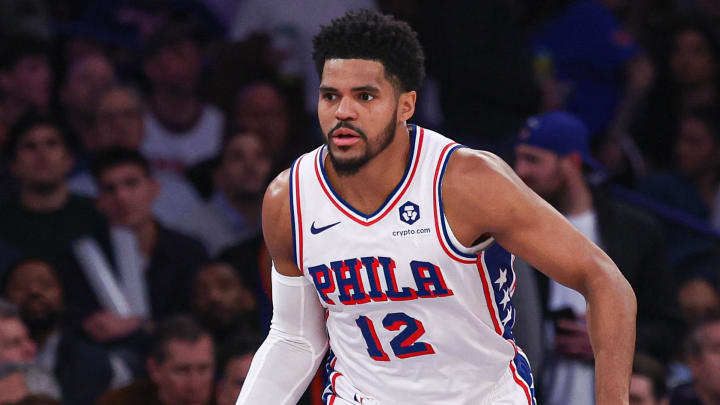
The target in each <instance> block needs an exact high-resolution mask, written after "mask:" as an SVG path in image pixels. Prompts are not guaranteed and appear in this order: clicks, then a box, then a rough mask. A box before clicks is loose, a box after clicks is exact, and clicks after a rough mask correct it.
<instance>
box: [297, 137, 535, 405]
mask: <svg viewBox="0 0 720 405" xmlns="http://www.w3.org/2000/svg"><path fill="white" fill-rule="evenodd" d="M409 129H410V145H411V152H410V157H409V161H408V165H407V168H406V169H405V174H404V175H403V178H402V180H401V181H400V183H399V184H398V185H397V187H396V188H395V190H394V191H393V192H392V193H391V195H390V196H389V197H388V198H387V200H386V201H385V203H384V204H383V205H382V207H380V208H379V209H378V210H377V211H376V212H374V213H372V214H370V215H366V214H364V213H362V212H359V211H357V210H356V209H354V208H353V207H352V206H351V205H350V204H348V203H347V202H346V201H344V200H343V199H342V198H341V197H340V196H339V195H338V194H337V193H335V192H334V190H333V188H332V186H331V185H330V183H329V181H328V178H327V176H326V173H325V170H324V167H323V165H324V161H325V157H326V155H327V149H326V147H325V146H322V147H320V148H318V149H316V150H314V151H312V152H310V153H307V154H305V155H303V156H301V157H300V158H298V159H297V160H296V161H295V163H293V166H292V168H291V172H290V175H291V181H290V184H291V186H290V193H291V196H290V202H291V210H292V220H293V238H294V249H295V254H296V262H297V263H298V267H299V268H300V269H302V271H303V273H304V276H305V277H306V278H308V279H309V280H310V281H311V282H312V283H313V284H314V285H315V287H316V290H317V293H318V299H320V302H321V303H322V305H323V306H324V307H325V308H326V310H327V312H326V313H327V330H328V334H329V337H330V348H331V353H330V355H329V360H328V364H327V370H328V373H329V376H328V377H329V382H328V387H327V389H326V391H325V394H324V396H323V399H324V401H325V402H326V403H327V404H333V403H334V402H335V401H336V400H337V403H343V404H344V403H366V404H367V403H373V400H375V401H377V402H379V403H381V404H386V405H387V404H415V405H417V404H482V403H486V402H487V401H490V399H492V398H495V397H496V396H497V395H499V394H498V386H499V385H500V384H499V383H500V382H501V381H503V378H505V379H508V380H509V381H513V380H514V383H515V384H516V387H515V389H516V390H519V391H518V392H521V393H522V394H521V395H520V396H521V397H522V398H523V402H524V403H526V404H534V398H533V397H534V386H533V384H532V376H531V374H530V368H529V365H528V363H527V360H526V359H525V358H524V355H522V352H521V351H520V350H519V349H518V348H517V347H516V346H515V343H514V340H513V338H512V330H511V329H512V326H513V323H514V319H515V310H514V308H513V305H512V303H511V302H510V297H511V296H512V294H513V292H514V290H515V273H514V271H513V268H512V262H513V259H514V256H513V255H511V254H510V253H508V252H507V251H505V250H504V249H503V248H502V247H500V246H499V245H498V244H497V243H493V242H492V241H488V242H485V243H483V244H482V245H478V246H475V247H473V248H467V247H464V246H462V245H461V244H460V243H459V242H458V241H457V239H456V238H455V236H454V235H453V233H452V230H451V229H450V226H449V225H448V222H447V221H446V219H445V216H444V212H443V202H442V194H441V184H442V180H443V176H444V173H445V168H446V166H447V162H448V160H449V157H450V155H451V154H452V153H453V152H454V151H455V150H456V149H457V148H459V147H461V146H460V145H458V144H456V143H454V142H453V141H451V140H449V139H448V138H445V137H444V136H442V135H440V134H438V133H435V132H432V131H430V130H427V129H423V128H421V127H418V126H415V125H411V126H409ZM468 187H483V185H482V184H468ZM488 192H492V191H491V190H488ZM466 215H477V213H474V212H467V213H466ZM523 394H524V395H523ZM498 399H499V398H498ZM487 403H491V402H487ZM503 403H505V402H503ZM513 403H515V402H513Z"/></svg>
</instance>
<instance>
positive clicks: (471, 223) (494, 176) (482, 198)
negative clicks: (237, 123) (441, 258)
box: [442, 148, 532, 242]
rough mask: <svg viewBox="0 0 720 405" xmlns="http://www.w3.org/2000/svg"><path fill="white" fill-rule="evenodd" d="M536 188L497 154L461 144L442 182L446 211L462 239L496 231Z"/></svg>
mask: <svg viewBox="0 0 720 405" xmlns="http://www.w3.org/2000/svg"><path fill="white" fill-rule="evenodd" d="M531 195H532V192H530V190H529V189H528V188H527V187H526V186H525V184H524V183H523V182H522V180H520V179H519V178H518V177H517V175H516V174H515V172H514V171H513V170H512V168H511V167H510V166H509V165H508V164H507V163H505V161H504V160H502V159H501V158H500V157H498V156H497V155H495V154H493V153H490V152H486V151H480V150H474V149H469V148H460V149H458V150H457V151H455V152H454V153H453V155H452V156H451V158H450V161H449V163H448V166H447V169H446V172H445V176H444V179H443V184H442V199H443V206H444V207H445V214H446V216H447V218H448V220H449V221H450V225H451V227H452V228H453V230H454V231H455V233H456V234H457V236H458V238H459V239H461V241H463V240H464V241H469V242H472V241H473V240H474V238H477V237H478V236H479V235H481V234H485V233H490V234H492V233H493V232H494V231H496V230H497V226H498V224H499V223H501V222H503V221H502V219H503V218H506V217H507V216H508V214H510V213H511V211H512V210H514V209H516V207H517V205H516V203H517V202H518V201H519V200H522V199H525V198H532V197H531Z"/></svg>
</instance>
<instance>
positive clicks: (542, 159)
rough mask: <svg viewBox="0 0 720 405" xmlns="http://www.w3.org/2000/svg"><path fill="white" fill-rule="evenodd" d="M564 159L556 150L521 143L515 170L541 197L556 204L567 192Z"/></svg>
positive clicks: (518, 147) (517, 151)
mask: <svg viewBox="0 0 720 405" xmlns="http://www.w3.org/2000/svg"><path fill="white" fill-rule="evenodd" d="M562 160H563V158H561V157H560V156H558V155H557V154H556V153H555V152H551V151H548V150H545V149H542V148H538V147H536V146H530V145H524V144H520V145H518V146H517V147H516V148H515V172H516V173H517V175H518V176H520V178H521V179H522V180H523V181H524V182H525V184H527V186H528V187H530V188H531V189H532V190H533V191H534V192H536V193H537V194H538V195H539V196H540V197H542V198H543V199H545V200H546V201H548V202H550V203H551V204H553V205H555V203H556V202H557V201H559V200H560V198H561V196H562V195H563V194H564V193H565V177H564V174H563V170H562Z"/></svg>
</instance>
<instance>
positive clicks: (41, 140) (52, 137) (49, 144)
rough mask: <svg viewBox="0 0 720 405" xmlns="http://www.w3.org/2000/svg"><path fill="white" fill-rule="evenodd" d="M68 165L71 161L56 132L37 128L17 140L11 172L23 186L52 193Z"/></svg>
mask: <svg viewBox="0 0 720 405" xmlns="http://www.w3.org/2000/svg"><path fill="white" fill-rule="evenodd" d="M72 165H73V158H72V156H71V155H70V151H69V150H68V149H67V146H66V145H65V142H64V140H63V138H62V136H61V135H60V131H59V130H58V129H57V128H55V127H52V126H50V125H46V124H40V125H37V126H35V127H32V128H31V129H30V130H29V131H27V132H26V133H25V134H24V135H22V136H21V137H20V140H19V142H18V144H17V146H16V151H15V157H14V158H13V160H12V162H11V169H12V172H13V174H14V175H15V176H17V177H18V179H20V181H21V183H22V184H23V185H26V186H29V187H32V188H35V189H50V190H54V189H55V188H56V187H58V186H60V185H61V184H63V182H64V181H65V177H66V176H67V174H68V173H69V172H70V169H72Z"/></svg>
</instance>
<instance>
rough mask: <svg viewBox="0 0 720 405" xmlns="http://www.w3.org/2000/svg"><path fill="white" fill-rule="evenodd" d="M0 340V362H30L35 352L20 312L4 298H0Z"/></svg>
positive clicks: (35, 348)
mask: <svg viewBox="0 0 720 405" xmlns="http://www.w3.org/2000/svg"><path fill="white" fill-rule="evenodd" d="M0 342H1V343H2V344H0V364H5V363H31V362H32V361H33V359H34V358H35V353H37V346H36V345H35V343H34V342H33V341H32V340H31V339H30V336H29V335H28V330H27V328H26V327H25V324H24V323H23V322H22V319H21V318H20V312H19V311H18V309H17V308H16V307H15V306H14V305H13V304H10V303H9V302H7V301H4V300H0Z"/></svg>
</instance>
